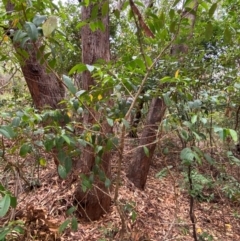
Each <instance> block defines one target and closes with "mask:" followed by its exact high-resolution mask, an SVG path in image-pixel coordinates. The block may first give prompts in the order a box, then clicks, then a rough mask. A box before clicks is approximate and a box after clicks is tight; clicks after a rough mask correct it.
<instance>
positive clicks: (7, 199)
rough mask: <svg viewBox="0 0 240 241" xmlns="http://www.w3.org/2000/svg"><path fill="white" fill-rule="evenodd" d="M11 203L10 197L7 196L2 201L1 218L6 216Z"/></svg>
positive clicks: (0, 203) (0, 206)
mask: <svg viewBox="0 0 240 241" xmlns="http://www.w3.org/2000/svg"><path fill="white" fill-rule="evenodd" d="M10 203H11V198H10V195H8V194H6V195H5V196H4V197H3V198H2V200H1V201H0V217H3V216H5V215H6V213H7V211H8V209H9V207H10Z"/></svg>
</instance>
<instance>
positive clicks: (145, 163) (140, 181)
mask: <svg viewBox="0 0 240 241" xmlns="http://www.w3.org/2000/svg"><path fill="white" fill-rule="evenodd" d="M165 110H166V105H165V103H164V101H163V100H162V99H160V98H154V99H153V100H152V102H151V105H150V109H149V112H148V116H147V123H146V125H145V127H144V129H143V132H142V136H141V138H140V143H139V146H140V148H138V149H137V150H136V153H135V158H134V159H133V161H132V162H131V163H130V165H129V169H128V172H127V177H128V178H129V180H130V181H132V182H133V183H134V185H135V186H136V187H138V188H139V189H142V190H143V189H144V187H145V184H146V180H147V175H148V171H149V167H150V162H151V160H152V157H153V153H154V150H155V148H156V144H157V143H156V136H157V130H158V126H159V123H160V122H161V120H162V119H163V116H164V113H165ZM143 146H146V147H147V148H148V150H149V155H148V156H147V155H146V153H145V152H144V149H143Z"/></svg>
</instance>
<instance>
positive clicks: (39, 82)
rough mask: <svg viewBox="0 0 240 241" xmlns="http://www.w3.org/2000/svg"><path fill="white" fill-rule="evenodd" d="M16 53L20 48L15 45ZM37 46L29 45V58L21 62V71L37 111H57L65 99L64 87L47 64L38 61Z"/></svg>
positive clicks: (27, 49) (27, 48) (27, 47)
mask: <svg viewBox="0 0 240 241" xmlns="http://www.w3.org/2000/svg"><path fill="white" fill-rule="evenodd" d="M14 47H15V49H16V51H18V49H19V47H18V46H17V45H16V44H14ZM36 48H37V47H36V45H33V44H32V43H29V44H27V46H26V47H25V51H26V52H27V53H28V55H29V56H28V58H25V59H24V60H25V61H24V62H22V60H21V69H22V72H23V75H24V78H25V80H26V82H27V86H28V89H29V91H30V94H31V96H32V100H33V104H34V106H35V107H36V108H37V109H43V108H45V107H50V108H53V109H57V108H59V107H60V106H59V105H58V104H59V102H60V101H61V100H63V98H64V92H65V91H64V86H63V84H62V82H61V81H60V80H59V79H58V77H57V76H56V75H55V74H54V73H48V72H47V68H46V65H45V64H40V62H39V60H38V59H37V49H36Z"/></svg>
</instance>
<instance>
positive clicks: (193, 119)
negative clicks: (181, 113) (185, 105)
mask: <svg viewBox="0 0 240 241" xmlns="http://www.w3.org/2000/svg"><path fill="white" fill-rule="evenodd" d="M197 118H198V116H197V115H194V116H192V118H191V122H192V124H194V123H196V121H197Z"/></svg>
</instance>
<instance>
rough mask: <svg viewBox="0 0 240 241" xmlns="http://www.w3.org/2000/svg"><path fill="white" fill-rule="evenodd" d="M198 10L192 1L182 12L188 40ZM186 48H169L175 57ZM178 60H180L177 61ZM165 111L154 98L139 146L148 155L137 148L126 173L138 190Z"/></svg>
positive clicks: (143, 180) (142, 187)
mask: <svg viewBox="0 0 240 241" xmlns="http://www.w3.org/2000/svg"><path fill="white" fill-rule="evenodd" d="M197 8H198V1H194V5H193V7H192V12H185V11H183V13H182V14H183V15H182V16H183V17H184V18H189V19H190V21H191V25H190V30H189V34H188V39H190V38H192V36H193V30H194V24H195V19H196V11H197ZM187 52H188V46H187V45H185V44H180V45H179V44H178V45H173V46H172V48H171V54H172V55H176V54H179V53H185V54H186V53H187ZM179 60H180V59H179ZM165 110H166V105H165V103H164V100H163V99H159V98H154V99H153V100H152V102H151V105H150V110H149V113H148V117H147V123H146V125H145V127H144V128H143V133H142V136H141V138H140V143H139V145H140V146H146V147H147V148H148V151H149V155H148V156H147V155H146V153H145V152H144V149H143V147H141V148H138V149H137V150H136V154H135V155H134V159H133V161H132V162H131V163H130V165H129V169H128V171H127V177H128V178H129V180H130V181H132V182H133V183H134V185H135V186H136V187H138V188H139V189H142V190H143V189H144V187H145V184H146V181H147V175H148V171H149V167H150V163H151V160H152V157H153V154H154V150H155V148H156V144H157V143H156V139H157V136H156V135H157V131H156V130H157V128H158V124H159V122H161V121H162V119H163V116H164V113H165Z"/></svg>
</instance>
